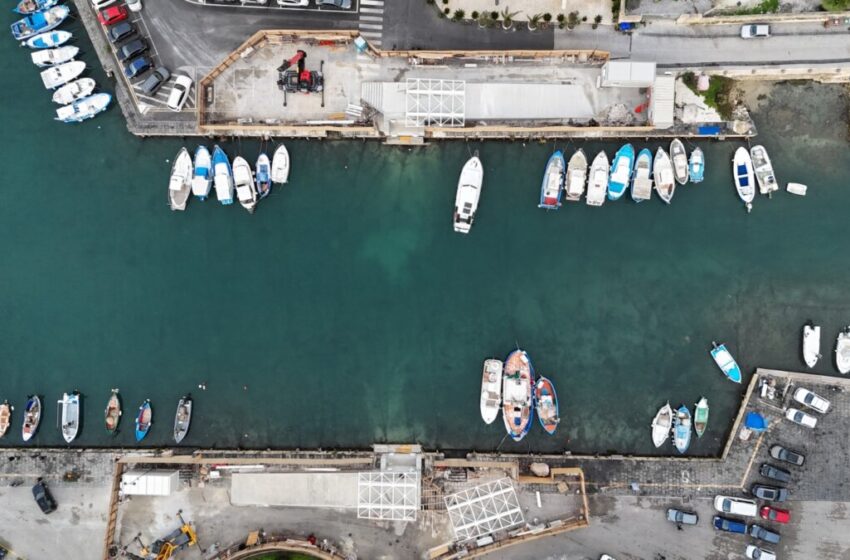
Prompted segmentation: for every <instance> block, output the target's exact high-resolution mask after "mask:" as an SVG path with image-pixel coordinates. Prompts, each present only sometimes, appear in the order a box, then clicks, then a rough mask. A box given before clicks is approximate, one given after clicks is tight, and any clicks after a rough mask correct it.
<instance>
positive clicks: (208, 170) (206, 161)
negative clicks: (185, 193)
mask: <svg viewBox="0 0 850 560" xmlns="http://www.w3.org/2000/svg"><path fill="white" fill-rule="evenodd" d="M193 166H194V167H193V171H192V194H194V195H195V196H197V197H198V198H200V199H201V200H206V198H207V197H208V196H209V195H210V189H211V188H212V158H211V157H210V151H209V150H207V147H206V146H204V145H201V146H198V147H197V148H195V161H194V164H193Z"/></svg>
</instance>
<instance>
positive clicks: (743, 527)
mask: <svg viewBox="0 0 850 560" xmlns="http://www.w3.org/2000/svg"><path fill="white" fill-rule="evenodd" d="M714 528H715V529H717V530H718V531H726V532H727V533H740V534H742V535H746V534H747V524H746V523H743V522H741V521H735V520H734V519H727V518H725V517H720V516H719V515H715V516H714Z"/></svg>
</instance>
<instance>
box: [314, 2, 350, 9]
mask: <svg viewBox="0 0 850 560" xmlns="http://www.w3.org/2000/svg"><path fill="white" fill-rule="evenodd" d="M316 4H318V5H319V6H332V7H334V8H341V9H343V10H347V9H349V8H350V7H351V0H316Z"/></svg>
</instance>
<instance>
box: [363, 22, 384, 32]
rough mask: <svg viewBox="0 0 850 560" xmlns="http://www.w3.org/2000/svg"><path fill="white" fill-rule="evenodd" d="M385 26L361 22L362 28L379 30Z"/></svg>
mask: <svg viewBox="0 0 850 560" xmlns="http://www.w3.org/2000/svg"><path fill="white" fill-rule="evenodd" d="M383 28H384V26H383V25H376V24H374V23H361V24H360V29H377V30H378V31H380V30H382V29H383Z"/></svg>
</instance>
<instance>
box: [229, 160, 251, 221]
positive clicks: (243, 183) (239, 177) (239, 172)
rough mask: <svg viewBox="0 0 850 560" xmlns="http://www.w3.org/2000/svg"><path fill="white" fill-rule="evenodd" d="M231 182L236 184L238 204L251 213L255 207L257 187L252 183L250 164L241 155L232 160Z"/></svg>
mask: <svg viewBox="0 0 850 560" xmlns="http://www.w3.org/2000/svg"><path fill="white" fill-rule="evenodd" d="M233 182H234V184H235V185H236V198H238V199H239V204H241V205H242V207H243V208H244V209H245V210H247V211H248V212H250V213H252V214H253V213H254V209H255V208H256V207H257V187H256V186H255V185H254V176H253V175H251V166H250V165H248V161H247V160H246V159H245V158H243V157H242V156H236V158H235V159H234V160H233Z"/></svg>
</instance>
